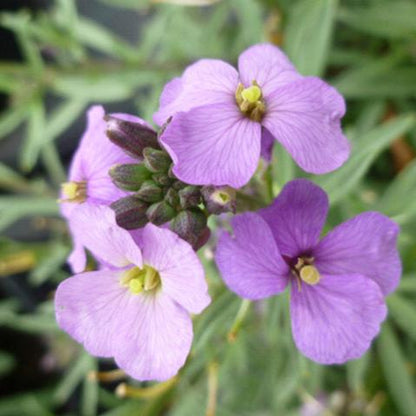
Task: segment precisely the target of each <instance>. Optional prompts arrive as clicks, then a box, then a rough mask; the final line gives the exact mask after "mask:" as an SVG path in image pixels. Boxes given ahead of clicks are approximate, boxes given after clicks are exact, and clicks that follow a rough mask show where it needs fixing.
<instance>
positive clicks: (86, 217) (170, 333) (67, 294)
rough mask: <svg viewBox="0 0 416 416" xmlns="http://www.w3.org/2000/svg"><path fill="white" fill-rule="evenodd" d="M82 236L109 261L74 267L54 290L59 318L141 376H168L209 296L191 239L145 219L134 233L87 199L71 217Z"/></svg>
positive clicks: (96, 351) (98, 352) (95, 350)
mask: <svg viewBox="0 0 416 416" xmlns="http://www.w3.org/2000/svg"><path fill="white" fill-rule="evenodd" d="M72 221H73V223H74V226H75V227H77V228H79V229H83V233H82V234H80V235H81V237H80V239H81V243H82V244H83V246H85V247H87V248H88V249H89V250H90V251H91V252H92V253H93V254H94V255H96V256H98V257H99V258H100V259H103V260H104V262H105V263H107V264H109V265H110V266H111V268H108V269H101V270H99V271H93V272H85V273H81V274H77V275H75V276H73V277H70V278H69V279H67V280H65V281H64V282H62V283H61V284H60V285H59V287H58V289H57V292H56V295H55V311H56V319H57V322H58V324H59V326H60V327H61V328H62V329H63V330H65V331H66V332H68V333H69V334H70V335H71V336H72V337H73V338H74V339H75V340H77V341H78V342H80V343H82V344H83V345H84V347H85V349H86V350H87V351H88V352H89V353H90V354H92V355H94V356H98V357H114V359H115V361H116V363H117V365H118V366H119V367H120V368H121V369H123V370H124V371H125V372H126V373H127V374H129V375H130V376H131V377H134V378H136V379H138V380H166V379H168V378H170V377H172V376H174V375H175V374H176V373H177V372H178V370H179V369H180V368H181V367H182V365H183V364H184V362H185V360H186V357H187V355H188V353H189V350H190V347H191V343H192V336H193V335H192V321H191V318H190V315H189V314H190V313H192V314H197V313H200V312H201V311H202V310H203V309H204V308H205V307H206V306H207V305H208V304H209V302H210V298H209V295H208V293H207V284H206V282H205V280H204V271H203V268H202V265H201V263H200V261H199V259H198V256H197V255H196V253H195V252H194V251H193V249H192V247H191V246H190V245H189V244H188V243H187V242H185V241H183V240H181V239H180V238H179V237H178V236H177V235H176V234H174V233H173V232H172V231H170V230H167V229H162V228H158V227H156V226H155V225H153V224H148V225H146V226H145V227H144V228H143V229H141V230H140V232H139V233H137V232H136V234H135V235H134V237H135V238H133V236H132V235H131V234H130V233H129V232H128V231H126V230H124V229H122V228H120V227H118V226H117V225H116V223H115V218H114V213H113V211H112V210H111V209H110V208H108V207H105V206H103V205H101V206H100V205H92V204H83V206H82V207H81V208H80V209H78V210H77V211H76V212H75V213H74V215H73V218H72Z"/></svg>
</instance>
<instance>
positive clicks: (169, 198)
mask: <svg viewBox="0 0 416 416" xmlns="http://www.w3.org/2000/svg"><path fill="white" fill-rule="evenodd" d="M165 201H166V202H167V203H168V204H169V205H170V206H172V207H174V208H179V196H178V193H177V192H176V191H175V190H174V189H172V188H169V189H168V190H167V192H166V194H165Z"/></svg>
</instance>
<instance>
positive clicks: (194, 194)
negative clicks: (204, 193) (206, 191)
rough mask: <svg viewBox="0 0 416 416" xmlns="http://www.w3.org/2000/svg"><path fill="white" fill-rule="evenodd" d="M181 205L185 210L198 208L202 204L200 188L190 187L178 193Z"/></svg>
mask: <svg viewBox="0 0 416 416" xmlns="http://www.w3.org/2000/svg"><path fill="white" fill-rule="evenodd" d="M178 195H179V203H180V205H181V207H182V208H183V209H187V208H193V207H197V206H198V205H199V204H200V203H201V191H200V187H199V186H193V185H188V186H186V187H185V188H183V189H181V190H180V191H179V192H178Z"/></svg>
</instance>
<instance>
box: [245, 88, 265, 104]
mask: <svg viewBox="0 0 416 416" xmlns="http://www.w3.org/2000/svg"><path fill="white" fill-rule="evenodd" d="M241 96H242V97H243V99H244V100H246V101H248V102H249V103H255V102H257V101H259V100H260V98H261V89H260V87H258V86H257V85H252V86H251V87H248V88H244V89H243V91H241Z"/></svg>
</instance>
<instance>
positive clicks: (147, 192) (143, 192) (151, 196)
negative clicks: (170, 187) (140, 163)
mask: <svg viewBox="0 0 416 416" xmlns="http://www.w3.org/2000/svg"><path fill="white" fill-rule="evenodd" d="M135 195H136V196H137V197H138V198H139V199H141V200H143V201H146V202H150V203H153V202H158V201H160V200H161V199H162V198H163V191H162V188H160V187H159V186H158V185H157V184H156V183H155V182H153V181H152V180H148V181H144V182H143V183H142V186H141V187H140V189H139V190H138V192H136V193H135Z"/></svg>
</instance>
